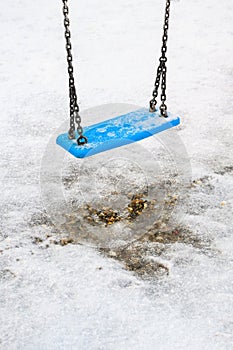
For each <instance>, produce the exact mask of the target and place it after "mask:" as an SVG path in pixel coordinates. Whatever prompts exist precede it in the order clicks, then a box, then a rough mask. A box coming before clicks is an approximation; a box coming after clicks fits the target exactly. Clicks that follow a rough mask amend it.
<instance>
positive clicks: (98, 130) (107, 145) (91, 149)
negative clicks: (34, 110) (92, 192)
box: [57, 108, 180, 158]
mask: <svg viewBox="0 0 233 350" xmlns="http://www.w3.org/2000/svg"><path fill="white" fill-rule="evenodd" d="M179 124H180V119H179V117H174V116H172V115H171V114H170V113H168V117H167V118H161V117H160V113H159V110H157V111H156V112H154V113H150V112H149V111H148V109H146V108H142V109H138V110H136V111H134V112H130V113H127V114H124V115H121V116H118V117H115V118H112V119H109V120H105V121H103V122H100V123H98V124H94V125H90V126H87V127H84V128H83V135H85V136H86V137H87V139H88V143H87V144H85V145H83V146H79V145H78V144H77V140H76V139H74V140H70V139H69V137H68V133H65V134H61V135H59V136H58V138H57V144H58V145H59V146H61V147H63V148H64V149H65V150H66V151H68V152H70V153H71V154H72V155H73V156H75V157H76V158H86V157H90V156H93V155H94V154H97V153H100V152H104V151H107V150H110V149H113V148H117V147H121V146H124V145H128V144H130V143H133V142H136V141H140V140H142V139H145V138H147V137H149V136H152V135H154V134H157V133H159V132H161V131H164V130H166V129H170V128H172V127H173V126H176V125H179ZM76 136H77V137H76V138H78V135H76Z"/></svg>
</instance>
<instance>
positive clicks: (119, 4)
mask: <svg viewBox="0 0 233 350" xmlns="http://www.w3.org/2000/svg"><path fill="white" fill-rule="evenodd" d="M70 3H71V5H72V11H71V19H72V30H73V36H72V37H73V42H74V57H76V63H75V73H76V74H77V80H78V88H79V97H80V102H81V103H80V107H81V110H83V109H87V108H90V107H93V106H96V105H102V104H105V103H110V102H111V103H118V102H121V103H126V104H137V105H141V106H146V104H147V101H148V100H149V97H150V94H151V90H152V86H153V82H154V74H155V69H156V66H155V59H157V57H158V56H159V53H160V45H161V27H162V17H163V11H164V1H160V0H153V1H152V0H147V1H140V0H138V1H133V0H127V1H123V0H118V1H115V2H113V1H107V0H102V1H101V2H99V1H98V2H97V1H96V0H85V1H84V0H80V1H70ZM232 17H233V2H232V0H224V1H217V0H205V1H202V0H192V1H191V0H190V1H184V0H180V1H173V2H172V11H171V26H170V33H169V50H168V53H169V63H168V87H169V91H168V93H167V95H168V101H169V110H172V112H173V113H174V114H175V115H180V116H181V120H182V125H181V126H180V127H179V128H178V131H177V133H178V136H179V138H180V139H181V140H182V142H183V144H184V145H185V148H186V150H187V153H188V156H189V159H190V164H191V168H192V176H193V179H194V180H197V179H200V178H202V179H204V180H203V181H201V180H197V182H196V185H195V187H194V189H193V190H192V192H191V193H190V197H189V200H187V201H186V202H184V203H183V212H184V215H183V216H182V218H181V219H182V223H183V224H184V225H187V226H188V227H189V228H190V230H192V231H193V232H194V233H195V234H196V235H197V236H198V237H200V238H201V239H203V240H206V241H211V249H210V250H209V251H207V252H203V251H202V250H200V249H199V250H198V249H194V248H193V247H192V246H189V245H184V244H175V245H174V246H171V247H170V250H169V251H168V252H167V253H166V255H165V256H164V257H163V259H164V262H165V263H167V264H169V266H170V270H171V272H170V275H169V276H168V277H166V278H161V279H155V280H152V281H151V282H150V283H149V282H145V281H143V280H140V279H138V278H137V277H136V276H134V275H132V274H131V273H130V272H128V271H126V270H124V268H123V266H122V265H121V264H120V263H117V262H115V261H114V260H111V259H107V258H105V257H103V256H102V255H100V254H99V253H98V251H97V249H95V248H92V247H88V246H86V245H67V246H65V247H61V246H60V245H51V246H49V248H47V249H46V247H43V246H42V247H39V246H38V245H36V244H34V243H33V242H35V237H42V236H44V235H46V234H48V235H49V234H51V235H53V233H52V232H51V230H52V229H51V227H50V226H48V225H47V224H46V220H45V219H44V221H43V215H41V213H43V209H44V208H43V204H42V201H41V196H40V183H39V179H40V168H41V166H40V164H41V159H42V158H43V157H44V153H45V150H46V145H47V143H48V141H49V140H50V137H51V135H53V134H54V132H55V131H56V130H57V129H58V128H59V127H60V125H61V124H62V123H63V122H64V120H65V119H66V118H67V108H68V101H67V88H68V87H67V76H66V75H65V71H66V64H65V54H64V41H63V40H64V38H63V28H62V20H63V19H62V11H61V2H58V1H55V0H52V1H51V0H50V1H47V0H40V1H26V0H8V1H7V2H5V3H4V6H2V7H1V11H0V26H1V48H0V50H1V56H0V57H1V59H0V91H1V95H0V99H1V103H0V106H1V116H0V118H1V128H0V136H1V137H0V147H1V159H0V180H1V200H0V206H1V209H0V212H1V220H0V348H1V349H3V350H6V349H7V350H14V349H23V350H32V349H33V350H34V349H36V350H45V349H46V350H47V349H48V350H52V349H54V350H55V349H56V350H58V349H67V350H68V349H69V350H71V349H75V350H76V349H85V350H86V349H88V350H89V349H95V350H97V349H111V350H112V349H124V350H127V349H135V350H137V349H138V350H139V349H140V350H142V349H143V350H144V349H145V350H152V349H153V350H154V349H156V350H157V349H158V350H170V349H172V350H176V349H177V350H178V349H179V350H184V349H185V350H186V349H189V350H200V349H202V350H209V349H212V350H230V349H232V348H233V279H232V276H233V254H232V248H233V244H232V242H233V241H232V205H233V198H232V193H233V191H232V186H233V179H232V169H233V156H232V155H233V152H232V130H233V129H232V126H233V125H232V124H233V122H232V120H233V119H232V114H233V97H232V89H233V65H232V57H233V29H232ZM156 65H157V61H156ZM152 77H153V78H152ZM91 122H92V123H94V122H98V121H97V120H91ZM64 131H66V129H65V130H64ZM169 132H170V131H168V133H169ZM151 142H152V141H151ZM54 147H58V146H54ZM61 151H62V150H61ZM114 155H116V154H114ZM139 157H140V155H139ZM141 157H142V155H141ZM99 159H100V158H98V159H97V160H99ZM140 160H141V162H145V163H148V162H149V160H148V159H143V158H142V159H138V161H139V162H140ZM85 181H86V186H88V185H89V186H90V185H91V184H90V183H89V182H90V181H89V179H88V178H86V179H85ZM198 181H199V182H198ZM90 187H91V186H90ZM32 218H34V219H33V220H32ZM32 221H33V224H32ZM35 222H37V225H35ZM43 248H44V249H43Z"/></svg>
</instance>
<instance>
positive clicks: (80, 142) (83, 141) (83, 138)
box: [77, 135, 88, 146]
mask: <svg viewBox="0 0 233 350" xmlns="http://www.w3.org/2000/svg"><path fill="white" fill-rule="evenodd" d="M77 143H78V145H79V146H83V145H85V144H86V143H88V139H87V137H86V136H84V135H80V136H79V138H78V139H77Z"/></svg>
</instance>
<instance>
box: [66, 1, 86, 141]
mask: <svg viewBox="0 0 233 350" xmlns="http://www.w3.org/2000/svg"><path fill="white" fill-rule="evenodd" d="M62 2H63V14H64V27H65V39H66V52H67V63H68V74H69V98H70V129H69V131H68V134H69V138H70V139H75V123H76V124H77V132H78V134H79V137H78V140H77V142H78V144H79V145H84V144H85V143H87V138H86V137H85V136H84V135H83V128H82V126H81V117H80V115H79V105H78V101H77V93H76V88H75V81H74V68H73V56H72V44H71V32H70V20H69V7H68V0H62Z"/></svg>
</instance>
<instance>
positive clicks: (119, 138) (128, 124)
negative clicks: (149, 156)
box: [56, 0, 180, 158]
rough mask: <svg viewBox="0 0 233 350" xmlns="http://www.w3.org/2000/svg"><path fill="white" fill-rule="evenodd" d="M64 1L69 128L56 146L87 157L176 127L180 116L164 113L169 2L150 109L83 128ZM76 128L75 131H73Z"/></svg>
mask: <svg viewBox="0 0 233 350" xmlns="http://www.w3.org/2000/svg"><path fill="white" fill-rule="evenodd" d="M62 1H63V14H64V26H65V38H66V51H67V62H68V74H69V98H70V128H69V131H68V132H67V133H64V134H61V135H59V136H58V138H57V141H56V142H57V144H58V145H60V146H61V147H63V148H64V149H65V150H66V151H68V152H70V153H71V154H72V155H73V156H75V157H76V158H86V157H90V156H92V155H94V154H97V153H101V152H104V151H107V150H110V149H113V148H117V147H121V146H124V145H128V144H130V143H133V142H137V141H140V140H142V139H145V138H147V137H150V136H152V135H154V134H156V133H159V132H161V131H164V130H167V129H169V128H172V127H173V126H176V125H179V123H180V119H179V117H176V116H173V115H172V114H170V113H168V112H167V105H166V104H165V102H166V75H167V66H166V62H167V57H166V52H167V39H168V27H169V15H170V0H166V9H165V22H164V26H163V44H162V50H161V51H162V55H161V57H160V59H159V66H158V69H157V75H156V80H155V86H154V90H153V93H152V100H151V101H150V106H149V110H148V109H146V108H141V109H138V110H136V111H134V112H130V113H127V114H124V115H120V116H117V117H115V118H112V119H109V120H105V121H103V122H100V123H98V124H94V125H90V126H86V127H84V128H82V126H81V117H80V114H79V105H78V102H77V94H76V87H75V81H74V75H73V73H74V69H73V64H72V60H73V57H72V52H71V50H72V45H71V33H70V29H69V26H70V20H69V17H68V14H69V8H68V4H67V3H68V0H62ZM160 84H161V106H160V108H159V109H158V108H156V105H157V97H158V89H159V87H160ZM76 125H77V128H76Z"/></svg>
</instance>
